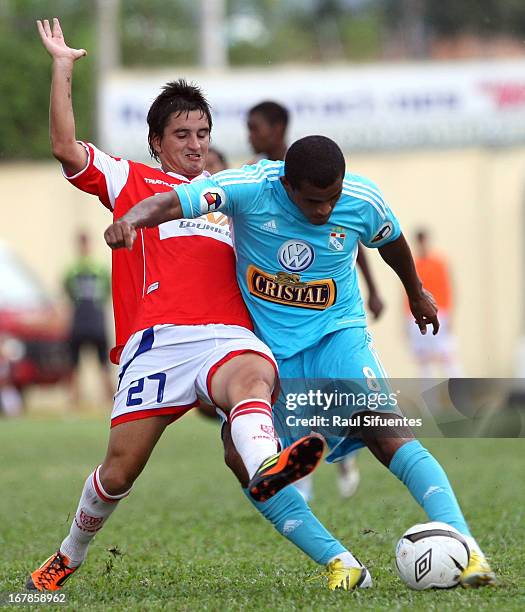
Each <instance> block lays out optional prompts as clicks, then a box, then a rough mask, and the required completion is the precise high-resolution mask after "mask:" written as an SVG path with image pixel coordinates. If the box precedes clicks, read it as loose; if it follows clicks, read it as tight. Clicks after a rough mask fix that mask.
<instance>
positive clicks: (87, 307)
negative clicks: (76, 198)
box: [64, 232, 115, 406]
mask: <svg viewBox="0 0 525 612" xmlns="http://www.w3.org/2000/svg"><path fill="white" fill-rule="evenodd" d="M76 250H77V254H76V259H75V260H74V261H73V263H72V264H71V266H70V267H69V268H68V270H67V271H66V274H65V277H64V290H65V292H66V295H67V296H68V298H69V300H70V303H71V329H70V348H71V360H72V365H73V371H72V373H71V381H70V386H71V401H72V402H73V405H74V406H76V405H78V402H79V400H80V375H79V362H80V355H81V352H83V350H84V349H85V348H88V347H90V348H94V349H95V350H96V352H97V357H98V361H99V364H100V373H101V376H102V382H103V385H104V390H105V393H106V397H107V399H108V400H110V401H111V400H112V398H113V393H114V390H115V385H114V384H113V381H112V379H111V373H110V369H109V363H108V357H107V353H108V338H107V330H106V320H105V307H106V304H107V302H108V300H109V298H110V296H111V280H110V275H109V272H108V270H107V268H106V267H105V266H104V265H103V264H101V263H100V262H98V261H96V260H95V259H94V258H93V256H92V254H91V245H90V240H89V236H88V235H87V234H86V233H85V232H79V233H78V235H77V237H76Z"/></svg>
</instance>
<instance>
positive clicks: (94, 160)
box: [62, 141, 129, 210]
mask: <svg viewBox="0 0 525 612" xmlns="http://www.w3.org/2000/svg"><path fill="white" fill-rule="evenodd" d="M80 144H81V145H82V146H83V147H85V149H86V151H87V154H88V160H87V162H86V166H85V167H84V168H83V169H82V170H81V171H80V172H77V174H73V175H67V174H66V172H65V171H64V169H63V168H62V173H63V174H64V176H65V178H66V179H67V180H68V181H69V182H70V183H71V184H72V185H74V186H75V187H77V188H78V189H80V190H81V191H85V192H86V193H90V194H92V195H96V196H98V198H99V200H100V201H101V202H102V204H104V206H105V207H106V208H109V209H110V210H113V209H114V208H115V200H116V199H117V197H118V195H119V194H120V192H121V191H122V189H123V187H124V185H125V184H126V182H127V180H128V176H129V162H128V161H127V160H125V159H120V158H118V157H112V156H111V155H108V154H107V153H104V152H103V151H100V150H99V149H97V148H96V147H95V146H94V145H92V144H91V143H89V142H81V141H80Z"/></svg>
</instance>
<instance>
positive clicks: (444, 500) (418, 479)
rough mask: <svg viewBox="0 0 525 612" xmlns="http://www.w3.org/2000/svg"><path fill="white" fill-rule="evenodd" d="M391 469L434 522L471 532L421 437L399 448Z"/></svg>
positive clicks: (442, 471) (443, 474)
mask: <svg viewBox="0 0 525 612" xmlns="http://www.w3.org/2000/svg"><path fill="white" fill-rule="evenodd" d="M389 470H390V471H391V472H392V473H393V474H395V475H396V476H397V477H398V478H399V480H400V481H401V482H402V483H403V484H405V485H406V486H407V487H408V490H409V491H410V493H412V496H413V497H414V499H415V500H416V501H417V503H418V504H419V505H420V506H421V507H422V508H423V510H424V511H425V512H426V513H427V516H428V518H429V519H430V520H431V521H440V522H442V523H447V524H448V525H452V527H455V528H456V529H457V530H458V531H459V532H460V533H461V534H463V535H466V536H470V535H471V534H470V531H469V528H468V527H467V523H466V521H465V518H464V516H463V513H462V512H461V509H460V507H459V504H458V500H457V499H456V496H455V495H454V491H453V490H452V487H451V486H450V482H449V481H448V478H447V475H446V474H445V471H444V470H443V468H442V467H441V465H440V464H439V463H438V462H437V461H436V459H434V457H433V456H432V455H431V454H430V453H429V452H428V451H427V449H426V448H424V447H423V446H421V444H420V443H419V442H418V440H411V441H410V442H407V443H406V444H404V445H403V446H401V447H400V448H398V450H397V451H396V452H395V454H394V456H393V457H392V461H391V462H390V465H389Z"/></svg>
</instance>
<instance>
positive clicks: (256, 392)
mask: <svg viewBox="0 0 525 612" xmlns="http://www.w3.org/2000/svg"><path fill="white" fill-rule="evenodd" d="M274 385H275V370H274V369H273V367H272V366H271V365H270V364H269V363H268V362H266V361H265V360H263V359H262V358H261V357H259V358H258V361H255V362H252V363H250V364H248V365H247V366H246V367H244V368H242V369H239V371H238V372H237V373H236V376H235V377H234V378H232V380H231V384H230V385H229V387H230V388H229V395H230V396H231V397H232V398H235V400H236V401H235V400H234V401H235V403H237V402H239V401H242V398H243V397H259V398H264V399H268V400H269V399H270V397H271V395H272V390H273V388H274Z"/></svg>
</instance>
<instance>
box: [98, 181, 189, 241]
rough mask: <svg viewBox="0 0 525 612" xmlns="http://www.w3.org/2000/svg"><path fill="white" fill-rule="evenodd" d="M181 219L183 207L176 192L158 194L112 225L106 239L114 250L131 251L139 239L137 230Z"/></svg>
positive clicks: (106, 232)
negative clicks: (137, 238) (123, 249)
mask: <svg viewBox="0 0 525 612" xmlns="http://www.w3.org/2000/svg"><path fill="white" fill-rule="evenodd" d="M181 217H182V207H181V205H180V200H179V196H178V195H177V194H176V192H175V191H168V192H166V193H157V194H156V195H154V196H151V197H149V198H146V199H145V200H142V201H141V202H139V203H138V204H136V205H135V206H134V207H133V208H132V209H131V210H129V211H128V212H127V213H126V214H125V215H124V216H123V217H121V218H120V219H118V220H117V221H115V222H114V223H112V224H111V225H110V226H109V227H108V228H107V230H106V231H105V232H104V238H105V240H106V242H107V244H108V245H109V246H110V247H111V248H112V249H121V248H123V247H126V248H127V249H131V248H132V247H133V243H134V242H135V239H136V237H137V232H136V228H141V227H156V226H157V225H160V224H161V223H165V222H166V221H172V220H173V219H180V218H181Z"/></svg>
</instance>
